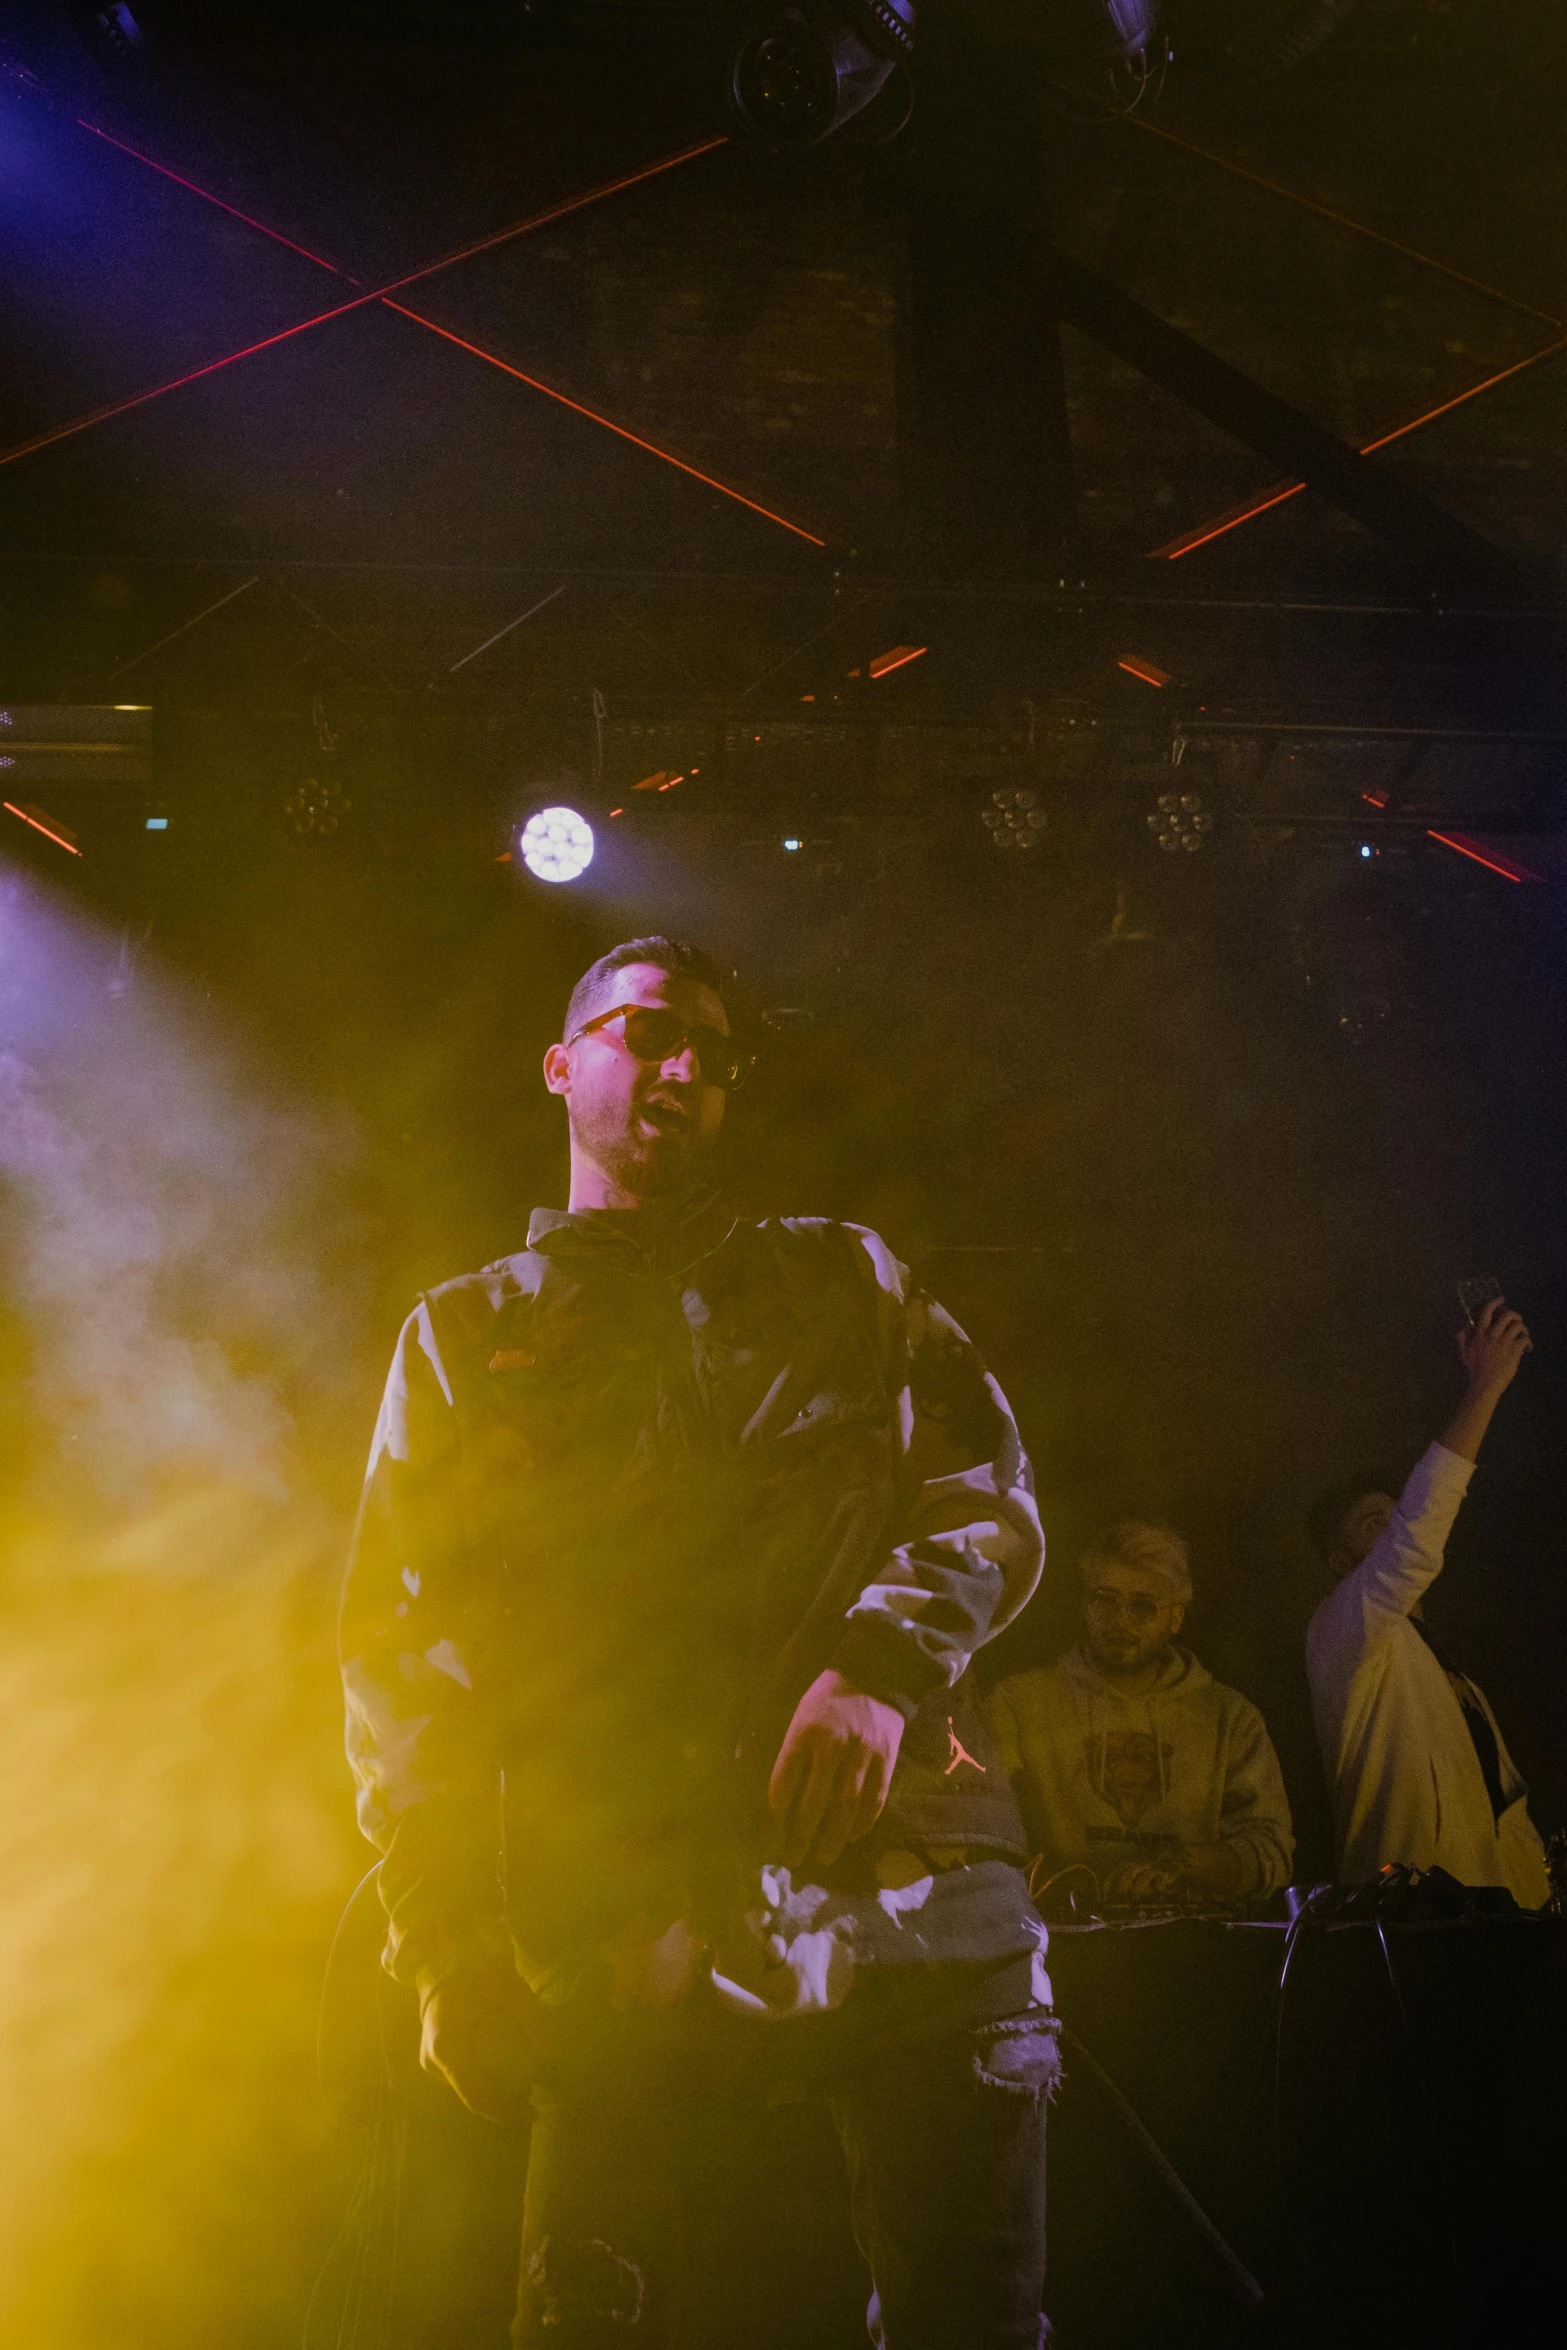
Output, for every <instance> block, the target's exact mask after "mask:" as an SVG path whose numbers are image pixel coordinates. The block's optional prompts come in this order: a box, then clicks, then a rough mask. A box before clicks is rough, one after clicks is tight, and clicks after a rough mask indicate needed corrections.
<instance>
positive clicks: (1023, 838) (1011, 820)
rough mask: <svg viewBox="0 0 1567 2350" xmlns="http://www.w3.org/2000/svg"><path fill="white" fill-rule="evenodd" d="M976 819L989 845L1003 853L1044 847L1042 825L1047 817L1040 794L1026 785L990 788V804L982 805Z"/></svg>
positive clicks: (1043, 827) (1047, 819) (1047, 820)
mask: <svg viewBox="0 0 1567 2350" xmlns="http://www.w3.org/2000/svg"><path fill="white" fill-rule="evenodd" d="M979 820H980V822H981V824H983V825H984V827H985V830H986V831H987V832H988V833H989V835H990V839H991V845H992V847H994V848H998V849H1000V850H1001V851H1002V852H1003V853H1004V854H1010V852H1011V851H1012V850H1013V849H1038V848H1043V846H1044V840H1045V827H1046V825H1047V824H1048V823H1049V821H1050V819H1049V818H1048V816H1047V815H1046V814H1045V811H1044V809H1043V808H1041V807H1040V805H1039V795H1038V793H1037V792H1033V791H1031V790H1030V789H1029V788H1028V786H1027V785H1026V784H1024V785H1022V786H1021V787H1020V788H1019V789H1018V790H1016V791H993V792H992V793H991V795H990V805H989V806H988V807H985V808H981V810H980V812H979Z"/></svg>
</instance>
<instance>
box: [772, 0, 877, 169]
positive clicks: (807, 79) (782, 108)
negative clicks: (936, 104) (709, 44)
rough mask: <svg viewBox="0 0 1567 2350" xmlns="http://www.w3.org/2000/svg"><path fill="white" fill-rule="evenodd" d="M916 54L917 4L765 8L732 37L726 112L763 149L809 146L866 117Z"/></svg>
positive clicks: (812, 2) (829, 2) (830, 1)
mask: <svg viewBox="0 0 1567 2350" xmlns="http://www.w3.org/2000/svg"><path fill="white" fill-rule="evenodd" d="M913 54H914V0H835V4H834V0H801V4H800V5H798V6H795V5H787V4H783V5H778V4H774V5H769V6H764V7H762V8H759V9H755V10H753V11H752V12H751V13H750V14H749V15H748V16H747V17H745V18H744V19H742V21H741V23H740V25H739V26H738V28H737V29H736V31H735V33H734V35H733V36H732V38H731V41H730V46H729V55H728V62H727V66H726V95H727V98H728V102H729V110H730V113H731V114H732V115H733V117H734V119H735V121H736V122H737V123H738V124H739V126H740V128H741V129H742V130H743V131H745V132H747V133H748V134H749V135H750V137H752V138H753V139H758V140H760V141H761V142H762V143H763V144H764V145H766V146H769V147H774V148H779V149H787V148H790V147H808V146H814V145H815V143H816V142H817V141H818V140H819V139H825V138H827V137H828V136H829V134H830V133H831V132H833V131H836V130H841V129H842V128H843V125H844V124H845V123H846V122H849V121H851V120H852V119H853V117H854V116H855V115H857V114H860V113H863V111H864V109H865V108H866V107H867V106H869V105H870V103H871V101H872V99H874V98H878V97H879V96H880V95H881V92H882V90H883V89H884V88H885V87H886V84H887V83H888V81H889V80H890V79H891V78H892V76H893V74H894V73H895V72H896V71H897V70H898V68H899V67H900V66H906V65H907V64H908V62H909V60H910V58H912V56H913Z"/></svg>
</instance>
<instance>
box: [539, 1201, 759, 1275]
mask: <svg viewBox="0 0 1567 2350" xmlns="http://www.w3.org/2000/svg"><path fill="white" fill-rule="evenodd" d="M738 1222H739V1218H738V1217H737V1216H736V1215H735V1214H734V1212H733V1210H732V1209H731V1208H730V1207H729V1206H728V1205H727V1203H726V1202H725V1201H724V1200H723V1199H722V1198H721V1197H720V1195H719V1194H718V1193H716V1192H704V1193H701V1194H699V1195H698V1196H697V1197H695V1198H694V1199H690V1200H684V1201H681V1202H680V1203H679V1204H678V1205H676V1206H673V1207H671V1208H668V1209H665V1208H584V1209H579V1210H577V1211H576V1212H575V1213H573V1211H572V1210H571V1209H569V1208H535V1209H534V1211H533V1214H532V1215H531V1216H530V1217H529V1219H528V1246H529V1248H530V1249H532V1250H533V1252H534V1253H535V1255H537V1256H545V1257H553V1258H556V1259H558V1260H573V1261H575V1262H578V1263H582V1262H591V1263H597V1264H600V1265H604V1266H618V1267H619V1268H620V1269H621V1270H622V1271H624V1272H628V1273H656V1274H664V1275H671V1274H677V1273H684V1272H686V1271H688V1270H689V1269H690V1267H691V1266H693V1265H695V1264H697V1263H698V1262H700V1260H701V1259H702V1258H703V1257H707V1256H711V1255H712V1253H713V1251H714V1250H715V1249H717V1248H719V1247H721V1246H722V1245H723V1243H724V1242H725V1241H726V1240H727V1239H728V1238H729V1235H730V1234H731V1233H732V1232H733V1231H734V1229H735V1226H736V1224H737V1223H738Z"/></svg>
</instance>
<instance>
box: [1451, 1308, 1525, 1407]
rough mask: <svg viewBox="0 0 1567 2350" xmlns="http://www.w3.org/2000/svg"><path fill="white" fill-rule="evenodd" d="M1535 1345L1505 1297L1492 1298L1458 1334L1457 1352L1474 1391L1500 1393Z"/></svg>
mask: <svg viewBox="0 0 1567 2350" xmlns="http://www.w3.org/2000/svg"><path fill="white" fill-rule="evenodd" d="M1533 1344H1534V1341H1533V1339H1532V1338H1531V1337H1530V1336H1529V1333H1528V1331H1527V1330H1526V1329H1525V1328H1524V1323H1523V1316H1522V1315H1521V1314H1515V1313H1513V1312H1512V1310H1511V1308H1510V1307H1509V1306H1508V1304H1507V1302H1506V1300H1505V1299H1504V1298H1500V1297H1493V1298H1492V1300H1491V1302H1490V1304H1489V1305H1488V1306H1486V1307H1484V1308H1483V1310H1482V1311H1481V1313H1480V1314H1479V1315H1478V1317H1477V1318H1476V1320H1475V1321H1474V1322H1473V1323H1472V1324H1471V1325H1470V1326H1469V1327H1468V1328H1467V1329H1464V1330H1460V1331H1459V1333H1458V1351H1459V1354H1460V1355H1461V1356H1462V1357H1463V1364H1464V1369H1465V1370H1466V1371H1467V1372H1468V1374H1469V1385H1470V1389H1471V1391H1472V1392H1474V1393H1477V1394H1481V1395H1489V1396H1493V1397H1494V1396H1498V1395H1500V1394H1501V1393H1502V1391H1503V1389H1504V1388H1507V1387H1509V1386H1511V1384H1512V1380H1513V1375H1514V1373H1515V1372H1516V1371H1517V1369H1518V1366H1519V1364H1520V1363H1521V1362H1522V1361H1523V1358H1524V1356H1525V1355H1526V1354H1528V1353H1529V1351H1530V1349H1531V1348H1532V1346H1533Z"/></svg>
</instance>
